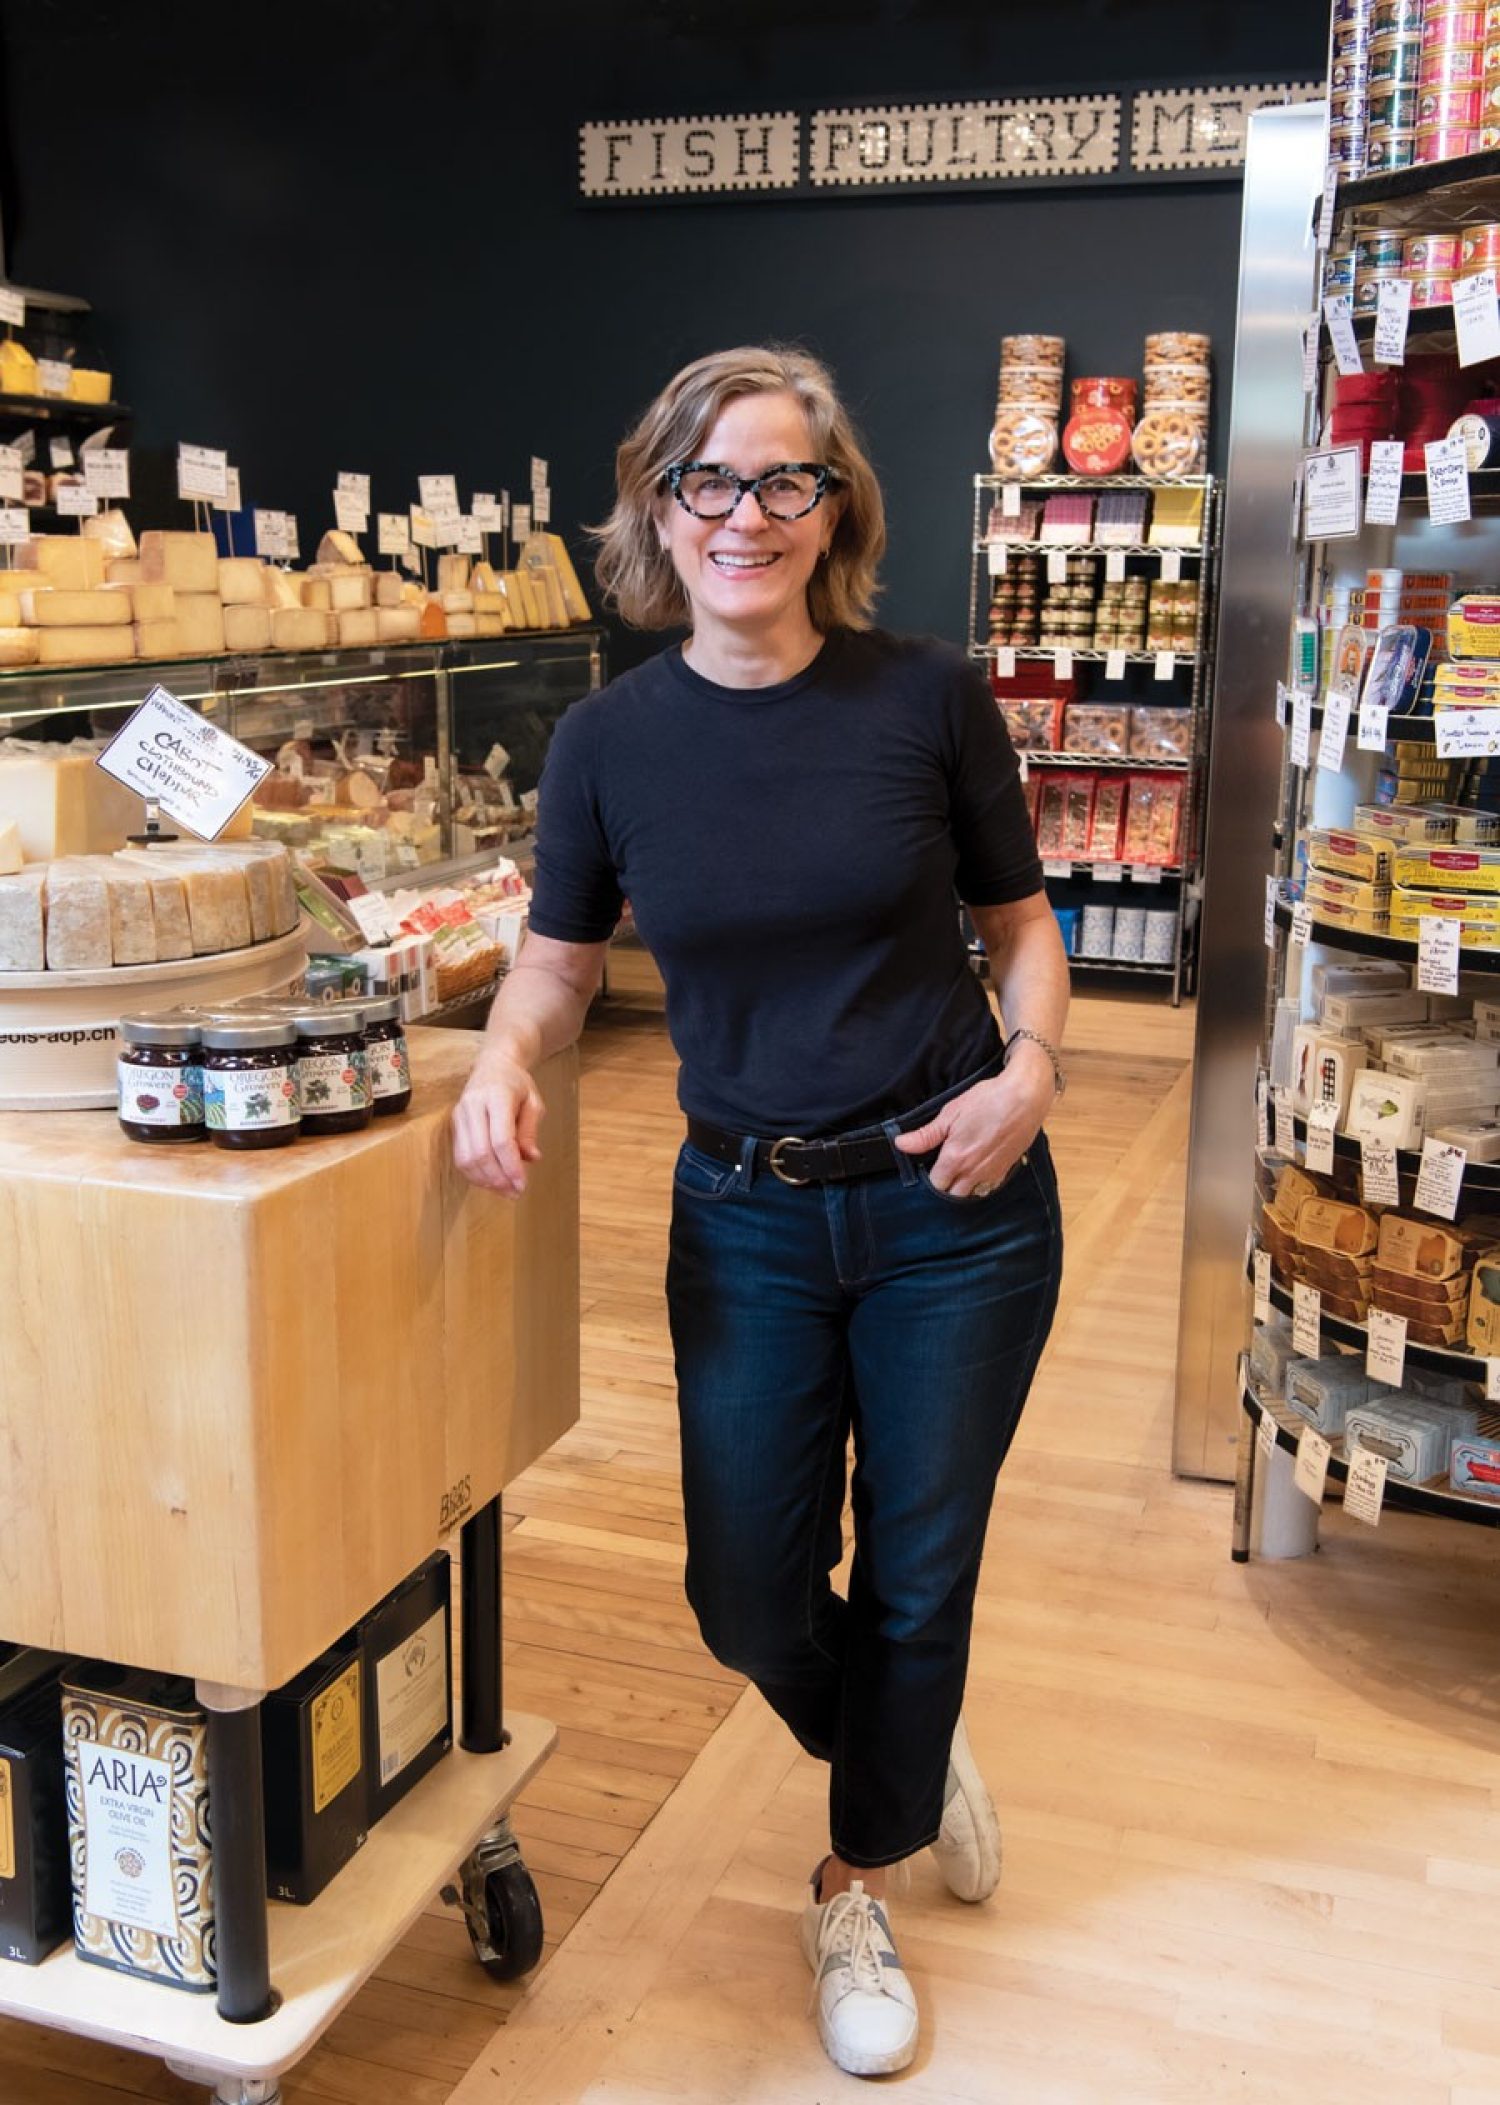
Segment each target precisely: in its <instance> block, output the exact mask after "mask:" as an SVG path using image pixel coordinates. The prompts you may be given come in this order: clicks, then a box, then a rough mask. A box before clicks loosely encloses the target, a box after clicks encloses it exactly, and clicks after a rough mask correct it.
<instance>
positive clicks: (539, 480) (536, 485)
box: [531, 453, 550, 497]
mask: <svg viewBox="0 0 1500 2105" xmlns="http://www.w3.org/2000/svg"><path fill="white" fill-rule="evenodd" d="M549 480H550V478H549V476H548V474H547V463H546V462H545V461H544V460H542V459H540V458H539V456H538V455H537V454H535V453H533V454H532V456H531V494H532V496H533V497H535V495H536V493H537V491H538V490H545V489H546V487H547V484H548V481H549Z"/></svg>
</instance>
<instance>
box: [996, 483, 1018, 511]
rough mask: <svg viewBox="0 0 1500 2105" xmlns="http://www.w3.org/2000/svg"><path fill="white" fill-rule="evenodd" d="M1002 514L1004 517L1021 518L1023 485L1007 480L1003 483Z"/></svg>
mask: <svg viewBox="0 0 1500 2105" xmlns="http://www.w3.org/2000/svg"><path fill="white" fill-rule="evenodd" d="M1000 516H1001V518H1002V519H1019V518H1020V516H1021V485H1020V484H1019V483H1018V482H1007V483H1004V484H1002V485H1001V490H1000Z"/></svg>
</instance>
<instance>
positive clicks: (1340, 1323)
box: [1271, 1279, 1489, 1382]
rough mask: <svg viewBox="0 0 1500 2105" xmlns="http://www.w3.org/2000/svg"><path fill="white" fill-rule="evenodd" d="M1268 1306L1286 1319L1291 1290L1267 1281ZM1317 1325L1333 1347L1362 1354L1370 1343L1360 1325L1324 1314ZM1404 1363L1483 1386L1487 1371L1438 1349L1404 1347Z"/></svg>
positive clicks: (1477, 1362) (1467, 1356) (1483, 1366)
mask: <svg viewBox="0 0 1500 2105" xmlns="http://www.w3.org/2000/svg"><path fill="white" fill-rule="evenodd" d="M1271 1305H1272V1307H1273V1308H1279V1309H1280V1310H1281V1312H1282V1314H1283V1315H1288V1316H1289V1315H1291V1313H1292V1294H1291V1289H1290V1287H1285V1286H1283V1285H1282V1284H1281V1282H1280V1281H1279V1280H1278V1279H1272V1281H1271ZM1318 1321H1319V1326H1320V1328H1321V1330H1322V1333H1323V1335H1324V1336H1325V1337H1329V1338H1332V1339H1334V1341H1335V1342H1336V1343H1337V1344H1340V1345H1354V1346H1356V1347H1357V1348H1358V1349H1359V1350H1360V1351H1363V1350H1364V1349H1365V1347H1366V1346H1367V1345H1368V1344H1369V1342H1370V1338H1369V1332H1368V1331H1367V1330H1366V1329H1365V1326H1364V1324H1363V1323H1351V1322H1349V1321H1348V1319H1347V1318H1346V1317H1344V1316H1330V1315H1328V1314H1326V1313H1324V1314H1322V1315H1320V1316H1319V1318H1318ZM1406 1360H1407V1365H1408V1366H1412V1367H1425V1368H1426V1369H1427V1371H1428V1373H1429V1374H1449V1375H1452V1376H1453V1378H1454V1379H1455V1380H1457V1381H1477V1382H1483V1381H1484V1380H1485V1377H1486V1374H1487V1372H1488V1367H1489V1363H1488V1361H1486V1360H1482V1359H1475V1358H1474V1357H1473V1356H1472V1354H1470V1353H1467V1352H1449V1351H1446V1350H1445V1349H1444V1348H1443V1347H1442V1346H1440V1345H1413V1344H1410V1343H1408V1345H1407V1347H1406Z"/></svg>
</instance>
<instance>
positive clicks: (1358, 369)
mask: <svg viewBox="0 0 1500 2105" xmlns="http://www.w3.org/2000/svg"><path fill="white" fill-rule="evenodd" d="M1323 313H1324V316H1325V318H1326V319H1327V322H1328V341H1329V342H1330V343H1331V344H1332V345H1333V362H1334V364H1335V365H1336V366H1337V367H1338V369H1339V371H1340V372H1341V373H1343V374H1345V375H1346V376H1348V377H1349V378H1353V377H1354V375H1355V374H1357V373H1362V372H1363V371H1364V369H1365V362H1364V360H1363V359H1362V358H1361V357H1360V355H1359V339H1358V338H1357V337H1356V335H1355V334H1354V311H1353V308H1352V306H1351V303H1350V299H1349V295H1348V293H1347V292H1336V293H1330V295H1329V296H1328V298H1327V299H1326V300H1324V302H1323Z"/></svg>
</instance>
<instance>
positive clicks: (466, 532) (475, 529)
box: [457, 518, 484, 555]
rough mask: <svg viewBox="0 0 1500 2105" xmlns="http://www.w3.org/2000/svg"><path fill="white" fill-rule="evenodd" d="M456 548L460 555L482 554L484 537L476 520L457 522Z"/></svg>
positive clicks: (469, 519)
mask: <svg viewBox="0 0 1500 2105" xmlns="http://www.w3.org/2000/svg"><path fill="white" fill-rule="evenodd" d="M457 547H458V552H459V554H460V555H483V554H484V536H483V534H481V532H480V531H479V521H478V520H477V519H474V518H468V519H460V520H459V522H458V543H457Z"/></svg>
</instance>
